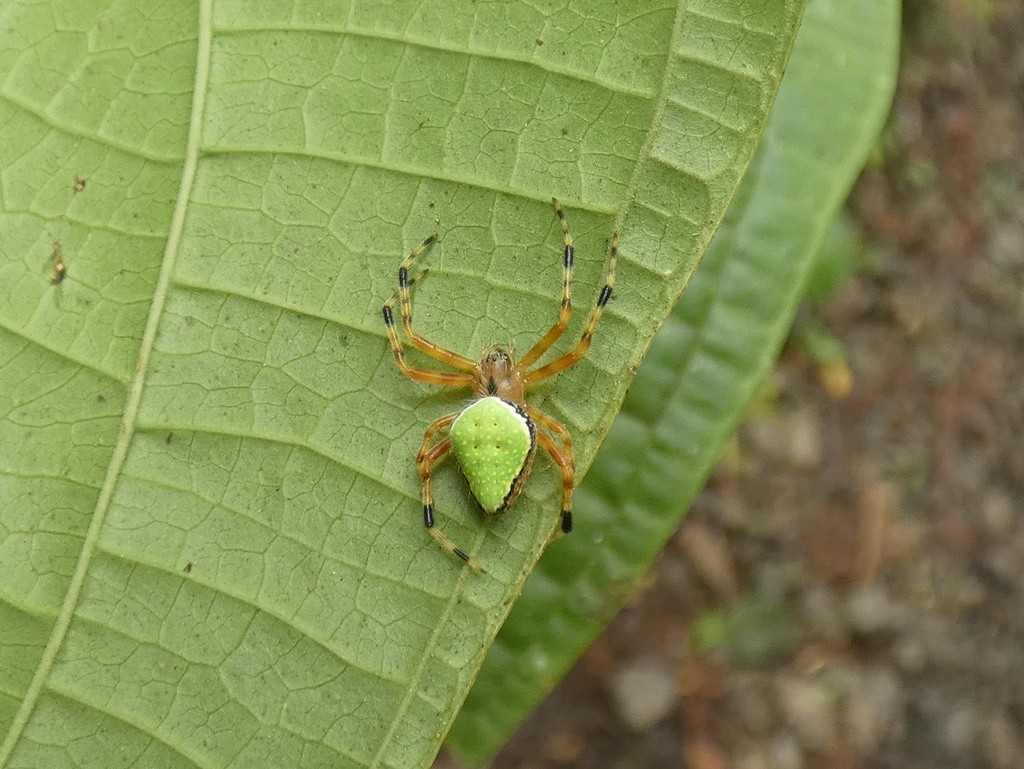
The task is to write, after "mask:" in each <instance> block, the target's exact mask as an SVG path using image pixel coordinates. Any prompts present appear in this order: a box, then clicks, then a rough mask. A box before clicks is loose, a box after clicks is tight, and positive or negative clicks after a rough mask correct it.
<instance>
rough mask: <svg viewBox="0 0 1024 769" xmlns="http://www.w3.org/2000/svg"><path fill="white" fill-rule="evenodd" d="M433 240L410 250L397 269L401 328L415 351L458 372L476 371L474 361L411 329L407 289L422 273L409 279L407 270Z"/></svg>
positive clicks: (390, 303) (389, 302)
mask: <svg viewBox="0 0 1024 769" xmlns="http://www.w3.org/2000/svg"><path fill="white" fill-rule="evenodd" d="M435 240H437V235H436V234H434V235H431V236H430V237H429V238H427V239H426V240H424V241H423V242H422V243H420V244H419V245H418V246H416V248H414V249H413V250H412V253H410V254H409V255H408V256H407V257H405V259H403V260H402V264H401V265H400V266H399V268H398V296H399V299H400V307H401V314H402V326H403V328H405V333H406V334H407V335H408V336H409V342H410V343H411V344H412V346H413V347H415V348H416V349H417V350H420V351H421V352H423V353H426V354H427V355H429V356H430V357H431V358H434V359H435V360H439V361H441V362H442V363H447V364H448V365H449V366H451V367H452V368H455V369H459V370H460V371H469V372H473V371H476V362H475V361H471V360H470V359H469V358H466V357H464V356H462V355H459V354H458V353H457V352H452V351H451V350H449V349H447V348H446V347H442V346H441V345H439V344H434V343H433V342H430V341H427V340H426V339H424V338H423V337H422V336H420V335H419V334H417V333H416V332H415V331H413V328H412V294H411V293H410V291H409V288H410V286H412V284H413V283H414V282H416V281H417V280H420V279H421V278H422V277H423V273H422V272H421V273H420V274H419V275H417V276H416V277H415V278H410V276H409V269H410V268H411V267H412V263H413V260H414V259H416V257H417V256H419V255H420V254H422V253H423V252H424V251H426V250H427V249H428V248H429V247H430V244H431V243H433V242H434V241H435ZM394 300H395V297H394V296H392V297H391V298H390V299H389V300H388V306H390V305H392V304H393V303H394Z"/></svg>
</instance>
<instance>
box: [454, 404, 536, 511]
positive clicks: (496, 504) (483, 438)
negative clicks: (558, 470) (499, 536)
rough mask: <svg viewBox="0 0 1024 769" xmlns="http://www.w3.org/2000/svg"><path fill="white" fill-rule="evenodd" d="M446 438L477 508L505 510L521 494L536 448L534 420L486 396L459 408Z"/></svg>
mask: <svg viewBox="0 0 1024 769" xmlns="http://www.w3.org/2000/svg"><path fill="white" fill-rule="evenodd" d="M449 437H450V438H451V442H452V451H453V453H454V454H455V457H456V458H457V459H458V460H459V465H460V466H461V467H462V474H463V475H465V476H466V480H467V481H468V482H469V489H470V491H472V492H473V496H474V497H475V498H476V501H477V502H479V503H480V507H482V508H483V509H484V512H486V513H488V514H494V513H502V512H504V511H505V509H506V508H507V507H508V506H509V505H511V504H512V503H513V502H514V501H515V499H516V497H518V496H519V492H520V491H521V490H522V487H523V483H524V482H525V481H526V478H527V476H528V475H529V472H530V466H531V465H532V463H533V457H534V454H536V452H537V436H536V428H535V427H534V424H533V421H532V420H531V419H530V418H529V417H528V416H527V415H526V412H525V411H523V409H521V408H520V407H518V406H517V405H516V404H514V403H510V402H509V401H506V400H503V399H502V398H498V397H495V396H488V397H484V398H480V399H478V400H476V401H473V403H471V404H469V405H468V406H466V408H464V409H463V410H462V412H461V413H460V414H459V416H458V418H457V419H456V420H455V421H454V422H453V423H452V426H451V428H450V430H449Z"/></svg>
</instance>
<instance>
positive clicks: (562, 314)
mask: <svg viewBox="0 0 1024 769" xmlns="http://www.w3.org/2000/svg"><path fill="white" fill-rule="evenodd" d="M551 202H552V203H553V204H554V206H555V213H556V214H558V223H559V224H560V225H561V226H562V240H563V241H564V243H565V250H564V251H563V256H562V309H561V310H560V311H559V313H558V319H557V320H556V321H555V324H554V325H553V326H552V327H551V328H550V329H548V332H547V333H546V334H545V335H544V336H543V337H541V339H540V341H539V342H537V344H535V345H534V346H533V347H531V348H530V351H529V352H527V353H526V355H524V356H523V358H522V360H520V361H519V365H520V366H522V367H523V368H527V367H529V366H530V365H532V364H533V362H534V361H535V360H537V359H538V358H540V356H541V355H543V354H544V353H546V352H547V351H548V349H549V348H550V347H551V345H553V344H554V343H555V342H556V341H557V340H558V338H559V337H560V336H561V335H562V334H563V333H564V332H565V329H566V327H568V325H569V318H571V317H572V264H573V258H574V256H575V253H576V251H575V249H574V248H573V245H572V234H571V233H570V232H569V223H568V222H566V221H565V212H564V211H562V206H561V205H560V204H559V202H558V200H557V199H556V198H551Z"/></svg>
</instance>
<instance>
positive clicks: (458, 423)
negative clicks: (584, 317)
mask: <svg viewBox="0 0 1024 769" xmlns="http://www.w3.org/2000/svg"><path fill="white" fill-rule="evenodd" d="M551 202H552V203H553V204H554V207H555V214H556V215H557V216H558V222H559V224H560V225H561V228H562V239H563V241H564V243H565V250H564V252H563V260H562V306H561V310H560V312H559V313H558V319H557V320H556V321H555V322H554V325H552V326H551V328H550V329H548V332H547V333H546V334H544V336H543V337H541V338H540V340H539V341H538V342H537V343H536V344H535V345H534V346H533V347H531V348H530V350H529V352H527V353H526V355H524V356H523V357H522V358H520V359H519V360H516V358H515V355H514V353H513V350H512V348H511V345H510V346H508V347H504V346H501V345H494V344H492V345H488V346H486V347H485V348H484V349H483V352H482V353H481V354H480V359H479V360H478V361H474V360H470V359H469V358H467V357H464V356H462V355H459V354H458V353H456V352H452V351H451V350H448V349H446V348H444V347H441V346H440V345H437V344H434V343H433V342H430V341H428V340H427V339H425V338H424V337H422V336H420V335H419V334H417V333H416V332H415V331H414V330H413V327H412V294H411V291H410V289H411V288H412V286H413V284H414V283H416V282H417V281H419V280H421V279H422V278H423V276H424V275H425V274H426V270H422V271H421V272H420V273H419V274H417V275H416V276H415V277H410V275H409V271H410V268H411V267H412V263H413V261H415V259H416V258H417V257H418V256H420V255H421V254H423V253H424V252H425V251H426V250H427V249H428V248H430V246H431V244H432V243H434V241H436V240H437V235H436V234H434V235H431V236H430V237H428V238H427V239H426V240H424V241H423V242H422V243H421V244H420V245H418V246H417V247H416V248H415V249H413V251H412V253H410V254H409V255H408V256H407V257H406V258H405V259H404V260H403V261H402V264H401V266H400V267H399V268H398V290H397V291H396V292H395V293H394V294H393V295H392V296H391V298H390V299H388V301H387V302H386V303H385V304H384V307H383V308H382V311H383V314H384V324H385V326H387V332H388V340H389V342H390V344H391V352H392V353H393V354H394V356H395V362H396V363H397V364H398V368H399V369H400V370H401V371H402V373H403V374H405V375H406V376H407V377H409V378H410V379H414V380H416V381H418V382H427V383H429V384H436V385H444V386H448V387H466V388H469V389H471V390H472V392H473V398H472V400H471V401H470V403H469V405H467V406H466V407H465V408H463V409H461V410H460V411H457V412H455V413H453V414H448V415H446V416H443V417H441V418H440V419H437V420H435V421H434V422H432V423H431V424H430V425H428V426H427V429H426V430H425V431H424V433H423V443H422V445H421V446H420V450H419V452H418V453H417V455H416V470H417V473H418V474H419V477H420V483H421V485H422V500H423V525H424V526H426V528H427V531H428V532H430V535H431V536H432V537H433V538H434V540H435V541H436V542H437V543H438V544H439V545H440V546H441V547H443V548H444V549H445V550H446V551H448V552H449V553H451V554H452V555H454V556H456V557H457V558H460V559H461V560H463V561H465V562H466V564H468V565H469V567H470V568H472V569H473V570H474V571H476V572H483V571H484V569H483V568H482V567H481V566H480V564H479V563H477V562H476V561H475V560H473V558H472V557H471V556H469V555H468V554H467V553H466V551H465V550H463V549H462V548H459V547H457V546H456V545H455V543H454V542H452V540H450V539H449V538H448V537H447V536H445V535H444V534H443V533H442V532H441V531H439V530H438V528H437V527H436V526H435V521H434V498H433V494H432V493H431V489H430V482H431V473H432V471H433V468H434V465H436V464H437V463H438V462H439V461H441V460H442V459H443V458H444V457H445V456H447V455H448V454H449V453H454V454H455V458H456V459H457V460H458V462H459V466H460V467H461V469H462V474H463V475H464V476H465V477H466V480H467V481H468V482H469V488H470V491H471V492H472V494H473V497H474V498H475V499H476V501H477V503H478V504H479V505H480V507H481V508H482V509H483V511H484V512H485V513H486V514H487V515H498V514H501V513H503V512H505V511H506V510H507V509H508V508H509V507H511V505H512V503H513V502H515V501H516V498H517V497H518V496H519V492H521V491H522V490H523V486H524V484H525V483H526V479H527V478H528V477H529V475H530V469H531V467H532V466H533V459H534V456H535V455H536V453H537V444H538V443H539V444H540V445H541V446H542V447H543V448H544V450H545V451H547V452H548V454H550V455H551V459H552V460H554V463H555V465H557V466H558V468H559V469H560V470H561V473H562V510H561V516H562V521H561V523H562V526H561V530H562V532H563V533H564V534H567V533H569V532H570V531H571V530H572V492H573V486H574V485H575V480H576V468H575V465H574V463H573V456H572V436H571V435H570V434H569V431H568V430H567V429H566V428H565V427H564V426H563V425H562V424H561V423H559V422H557V421H556V420H555V419H553V418H552V417H550V416H548V415H547V414H545V413H544V412H543V411H541V410H540V409H538V408H537V407H536V406H532V405H530V404H529V403H527V402H526V390H527V389H528V388H529V387H531V386H532V385H534V384H536V383H537V382H539V381H540V380H542V379H546V378H547V377H549V376H552V375H553V374H557V373H558V372H560V371H562V370H563V369H566V368H568V367H569V366H572V365H573V364H575V363H577V362H578V361H579V360H581V359H582V358H583V357H584V356H585V355H586V354H587V350H588V349H589V348H590V342H591V339H592V338H593V335H594V329H595V328H596V326H597V322H598V321H599V320H600V318H601V313H602V312H603V310H604V307H605V305H606V304H608V300H609V299H610V298H611V296H612V288H613V286H614V285H615V261H616V257H617V254H618V236H617V235H616V234H614V233H613V234H612V237H611V242H610V243H609V247H608V248H609V256H608V267H607V271H606V273H605V280H604V286H603V287H602V288H601V293H600V294H599V295H598V298H597V304H596V305H595V306H594V309H593V310H592V311H591V313H590V318H589V320H588V321H587V325H586V327H585V328H584V329H583V335H582V336H581V337H580V340H579V342H578V343H577V344H576V347H575V348H574V349H573V350H572V351H571V352H568V353H566V354H564V355H562V356H560V357H558V358H555V359H554V360H553V361H551V362H550V363H547V364H545V365H543V366H539V367H537V368H533V369H532V370H531V368H530V367H531V366H533V364H534V363H536V362H537V360H538V359H539V358H540V357H541V356H542V355H543V354H544V353H545V352H547V351H548V349H549V348H550V347H551V346H552V345H553V344H554V343H555V342H556V341H557V340H558V338H559V337H561V336H562V334H563V333H564V332H565V329H566V328H567V327H568V325H569V319H570V317H571V316H572V270H573V258H574V254H575V250H574V248H573V240H572V235H571V234H570V232H569V225H568V223H567V222H566V219H565V213H564V212H563V211H562V206H561V205H560V204H559V203H558V201H557V200H556V199H555V198H552V199H551ZM396 301H397V302H399V306H400V313H401V318H402V326H403V328H404V329H405V333H406V336H407V337H408V339H409V342H410V343H411V344H412V346H413V347H415V348H416V349H417V350H420V351H421V352H423V353H425V354H427V355H429V356H430V357H431V358H434V359H435V360H437V361H440V362H441V363H444V364H446V365H448V366H450V367H451V368H453V369H455V370H456V371H455V372H442V371H430V370H427V369H421V368H415V367H413V366H411V365H410V364H409V363H408V362H407V361H406V359H405V352H404V350H403V347H402V341H401V339H399V336H398V331H397V329H396V328H395V319H394V315H393V313H392V308H393V307H394V305H395V302H396ZM443 430H447V433H448V434H447V437H445V438H444V439H443V440H441V441H439V442H437V443H436V444H435V443H434V438H435V436H436V435H437V434H438V433H440V432H441V431H443ZM552 436H557V438H558V441H559V442H560V443H561V446H559V445H558V444H557V443H556V442H555V440H554V438H553V437H552Z"/></svg>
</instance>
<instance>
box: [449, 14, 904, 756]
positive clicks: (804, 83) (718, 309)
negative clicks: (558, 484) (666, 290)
mask: <svg viewBox="0 0 1024 769" xmlns="http://www.w3.org/2000/svg"><path fill="white" fill-rule="evenodd" d="M898 51H899V5H898V3H897V2H896V0H871V2H861V1H860V0H812V1H811V2H810V4H809V5H808V8H807V13H806V14H805V16H804V20H803V24H802V26H801V28H800V33H799V35H798V36H797V41H796V44H795V46H794V49H793V56H792V58H791V60H790V63H789V68H788V70H787V72H786V77H785V79H784V80H783V83H782V87H781V88H780V90H779V95H778V99H777V100H776V103H775V108H774V111H773V113H772V117H771V119H770V120H769V123H768V126H767V127H766V129H765V134H764V139H763V143H762V145H761V147H760V149H759V151H758V155H757V157H756V158H755V160H754V162H753V163H752V165H751V167H750V169H749V170H748V173H747V175H746V177H744V180H743V183H742V184H741V186H740V190H739V191H738V193H737V195H736V198H735V199H734V200H733V204H732V206H731V208H730V210H729V213H728V215H727V217H726V220H725V221H724V222H723V224H722V227H721V228H720V229H719V231H718V234H717V235H716V237H715V240H714V242H713V244H712V246H711V248H710V249H709V251H708V253H707V254H706V255H705V257H704V260H703V262H701V264H700V267H699V268H698V269H697V270H696V272H695V273H694V275H693V278H692V280H691V281H690V284H689V286H688V287H687V289H686V292H685V293H684V294H683V297H682V299H681V300H680V301H679V303H678V304H677V305H676V307H675V310H674V311H673V313H672V315H671V316H670V318H669V319H668V322H667V323H666V324H665V326H664V327H663V328H662V329H661V331H659V332H658V335H657V336H656V337H655V339H654V342H653V343H652V345H651V348H650V350H649V351H648V355H647V357H646V358H645V360H644V363H643V365H642V366H641V368H640V370H639V372H638V374H637V376H636V379H635V380H634V381H633V385H632V387H631V389H630V392H629V395H628V396H627V397H626V400H625V403H624V405H623V409H622V412H621V413H620V414H619V416H618V418H617V420H616V421H615V424H614V425H613V426H612V429H611V432H610V433H609V435H608V438H607V440H606V442H605V444H604V446H602V448H601V450H600V451H599V452H598V455H597V457H596V459H595V462H594V466H593V467H592V468H591V471H590V473H589V474H588V476H587V478H586V481H585V482H584V484H583V486H582V487H581V488H580V489H579V492H578V493H577V496H576V499H577V505H576V506H577V510H578V515H577V520H578V523H577V531H578V536H574V537H572V538H567V539H566V540H564V541H562V542H559V543H558V544H556V545H554V546H553V547H552V548H551V549H550V550H548V551H547V553H545V555H544V558H542V559H541V561H540V563H539V565H538V567H537V570H536V571H535V572H534V574H533V575H532V576H531V578H530V580H529V581H528V582H527V584H526V587H525V590H524V591H523V595H522V596H521V598H520V599H519V601H518V602H517V604H516V606H515V608H514V609H513V610H512V612H511V614H510V616H509V618H508V621H507V623H506V624H505V626H504V627H503V628H502V629H501V632H500V633H499V634H498V637H497V639H496V641H495V643H494V645H493V646H492V647H491V650H490V652H489V656H488V658H487V660H486V662H485V664H484V666H483V669H482V670H481V673H480V677H479V678H478V679H477V681H476V683H475V685H474V687H473V689H472V691H471V692H470V695H469V698H468V699H467V701H466V704H465V707H464V708H463V710H462V712H461V713H460V714H459V718H458V720H457V721H456V723H455V725H454V727H453V729H452V732H451V733H450V735H449V741H450V743H451V744H452V747H454V748H455V749H456V750H457V751H458V752H459V753H460V754H461V755H462V756H463V757H465V758H466V759H467V760H470V761H475V762H479V761H482V760H483V759H484V758H485V757H486V756H487V755H489V754H490V753H491V752H493V751H494V750H496V749H497V748H498V747H500V746H501V745H502V744H503V743H504V741H505V739H506V738H507V736H508V735H509V733H510V732H511V731H512V730H513V729H514V728H515V726H516V725H517V724H518V723H519V722H520V721H521V720H522V719H523V718H524V717H525V716H526V714H527V713H529V712H530V710H532V709H533V707H534V706H535V705H536V704H537V702H538V701H539V700H540V699H541V698H542V697H543V696H544V695H545V694H546V693H547V692H548V691H550V689H551V688H552V687H553V686H554V684H555V683H556V682H557V681H558V680H559V679H560V678H561V677H562V675H563V674H564V673H565V671H566V670H567V669H568V667H569V666H570V665H571V664H572V662H573V661H574V660H575V659H576V657H577V656H578V655H579V654H580V653H581V651H582V650H583V648H585V646H586V645H587V644H588V643H589V642H590V641H591V640H592V639H593V637H594V636H595V635H596V634H597V633H598V632H599V630H600V629H601V628H602V627H603V626H604V625H605V623H606V622H607V621H608V619H610V617H611V616H612V615H613V614H614V613H615V612H616V611H617V610H618V609H619V608H620V607H621V605H622V603H623V602H624V601H625V598H626V596H628V595H629V593H630V592H631V591H632V588H633V586H634V585H635V584H636V582H637V581H638V580H639V579H640V578H641V575H642V574H643V572H644V571H645V570H646V567H647V565H648V564H649V563H650V561H651V559H652V558H653V557H654V555H655V554H656V553H657V552H658V551H659V550H660V549H661V547H662V545H663V544H664V541H665V539H666V538H667V537H668V536H669V535H670V534H671V532H672V531H673V530H674V529H675V528H676V527H677V526H678V524H679V520H680V518H681V517H682V515H683V513H684V512H685V510H686V509H687V507H688V506H689V504H690V502H691V501H692V499H693V497H694V495H695V494H696V493H697V492H698V491H699V490H700V488H701V487H702V486H703V484H704V481H705V479H706V478H707V475H708V474H709V472H710V471H711V469H712V467H713V465H714V462H715V459H716V458H717V456H718V453H719V451H720V450H721V447H722V445H723V443H724V442H725V440H726V439H727V438H728V436H729V435H730V434H731V433H732V431H733V430H734V429H735V426H736V423H737V422H738V420H739V418H740V416H741V414H742V413H743V410H744V408H745V407H746V404H747V403H748V402H749V400H750V398H751V396H752V395H753V393H754V391H755V389H756V387H757V386H758V384H759V383H760V382H761V381H762V380H763V378H764V376H765V374H766V372H767V370H768V367H769V366H770V365H771V363H772V362H773V361H774V357H775V352H776V351H777V350H778V348H779V346H780V345H781V344H782V341H783V339H784V337H785V335H786V332H787V331H788V329H789V327H790V324H791V322H792V318H793V315H794V312H795V308H796V304H797V301H798V299H799V298H800V296H801V294H802V288H803V285H804V282H805V279H806V277H807V275H808V272H809V269H810V267H811V265H812V263H813V258H814V255H815V252H816V249H817V247H818V246H819V244H820V243H821V241H822V239H823V238H824V236H825V235H826V233H827V232H828V228H829V226H830V224H831V222H832V221H833V219H834V218H835V216H836V212H837V210H838V209H839V207H840V206H841V204H842V201H843V200H844V199H845V197H846V195H847V193H848V191H849V189H850V186H851V184H852V183H853V179H854V177H855V176H856V174H857V173H858V172H859V170H860V168H861V165H862V164H863V162H864V160H865V158H866V157H867V154H868V152H869V150H870V148H871V147H872V145H873V143H874V141H875V140H876V137H877V135H878V132H879V130H880V128H881V125H882V121H883V120H884V118H885V115H886V114H887V112H888V108H889V104H890V102H891V99H892V92H893V88H894V85H895V78H896V70H897V63H898Z"/></svg>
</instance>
